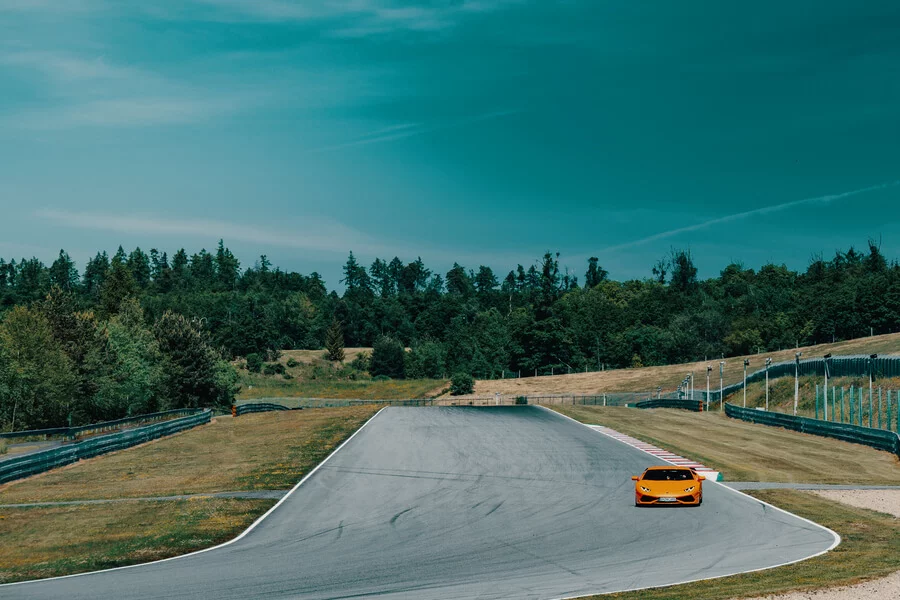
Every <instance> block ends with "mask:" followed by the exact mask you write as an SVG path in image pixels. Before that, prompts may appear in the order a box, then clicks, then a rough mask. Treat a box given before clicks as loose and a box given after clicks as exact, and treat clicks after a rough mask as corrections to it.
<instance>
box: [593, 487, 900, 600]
mask: <svg viewBox="0 0 900 600" xmlns="http://www.w3.org/2000/svg"><path fill="white" fill-rule="evenodd" d="M752 495H753V496H755V497H757V498H759V499H760V500H765V501H766V502H769V503H770V504H774V505H776V506H778V507H780V508H783V509H785V510H787V511H789V512H792V513H794V514H797V515H799V516H801V517H805V518H807V519H810V520H811V521H814V522H816V523H819V524H821V525H824V526H825V527H828V528H830V529H832V530H834V531H836V532H837V533H838V534H839V535H840V536H841V538H842V542H841V544H840V545H839V546H838V547H837V548H835V549H834V550H832V551H831V552H828V553H827V554H824V555H822V556H818V557H816V558H812V559H809V560H806V561H803V562H801V563H797V564H794V565H789V566H786V567H779V568H776V569H769V570H766V571H759V572H756V573H747V574H744V575H735V576H731V577H724V578H721V579H715V580H710V581H705V582H702V583H693V584H685V585H678V586H669V587H663V588H655V589H649V590H641V591H637V592H627V593H620V594H604V595H602V596H591V598H596V599H598V600H601V599H604V600H605V599H608V598H616V599H618V600H717V599H721V598H746V597H755V596H763V595H767V594H778V593H782V592H787V591H791V590H813V589H818V588H822V587H833V586H839V585H849V584H854V583H858V582H860V581H863V580H868V579H874V578H877V577H883V576H886V575H889V574H890V573H893V572H895V571H896V570H897V569H898V567H900V563H898V559H897V557H898V556H900V519H896V518H894V517H891V516H888V515H884V514H881V513H877V512H873V511H870V510H864V509H859V508H852V507H848V506H846V505H844V504H840V503H837V502H832V501H830V500H825V499H823V498H819V497H816V496H814V495H812V494H808V493H804V492H796V491H791V490H761V491H755V492H752Z"/></svg>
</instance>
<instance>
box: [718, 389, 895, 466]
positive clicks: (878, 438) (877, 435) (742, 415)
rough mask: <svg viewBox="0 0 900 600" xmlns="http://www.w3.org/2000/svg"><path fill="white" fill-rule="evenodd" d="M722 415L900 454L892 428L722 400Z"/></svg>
mask: <svg viewBox="0 0 900 600" xmlns="http://www.w3.org/2000/svg"><path fill="white" fill-rule="evenodd" d="M725 414H726V415H728V416H729V417H731V418H733V419H741V420H743V421H749V422H750V423H759V424H762V425H770V426H773V427H783V428H785V429H790V430H792V431H799V432H802V433H810V434H813V435H820V436H823V437H831V438H835V439H839V440H843V441H845V442H852V443H854V444H864V445H866V446H871V447H872V448H877V449H878V450H885V451H887V452H892V453H894V454H896V455H897V456H900V436H898V435H897V434H896V433H894V432H892V431H886V430H884V429H874V428H870V427H860V426H859V425H850V424H849V423H833V422H830V421H820V420H818V419H810V418H808V417H798V416H794V415H785V414H781V413H774V412H769V411H765V410H757V409H752V408H741V407H740V406H734V405H732V404H728V403H727V402H726V403H725Z"/></svg>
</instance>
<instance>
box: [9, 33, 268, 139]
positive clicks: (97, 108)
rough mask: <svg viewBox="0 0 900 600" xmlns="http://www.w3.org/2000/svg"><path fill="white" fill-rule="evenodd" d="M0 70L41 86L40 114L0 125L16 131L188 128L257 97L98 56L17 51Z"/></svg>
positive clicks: (27, 113) (23, 114)
mask: <svg viewBox="0 0 900 600" xmlns="http://www.w3.org/2000/svg"><path fill="white" fill-rule="evenodd" d="M0 67H6V68H7V69H18V70H19V71H21V72H22V73H23V74H25V75H26V76H29V77H35V76H37V77H39V78H41V79H42V81H43V83H44V85H45V86H46V93H45V97H46V102H45V103H44V106H42V107H41V108H28V109H23V110H21V111H19V112H17V113H14V114H10V115H8V116H7V117H6V118H4V119H2V120H0V122H2V123H3V124H4V125H7V126H10V127H16V128H21V129H35V130H48V129H66V128H72V127H85V126H103V127H126V126H147V125H166V124H184V123H193V122H200V121H204V120H208V119H210V118H215V117H218V116H220V115H223V114H227V113H231V112H235V111H238V110H241V109H242V108H244V107H246V106H249V105H252V104H253V103H255V102H257V101H258V97H257V96H254V95H249V94H241V93H239V92H229V93H220V92H217V91H215V90H206V89H203V88H200V87H197V86H195V85H190V84H184V83H181V82H175V81H170V80H169V79H167V78H165V77H163V76H161V75H158V74H156V73H153V72H150V71H146V70H144V69H140V68H137V67H133V66H129V65H118V64H114V63H112V62H110V61H109V60H107V59H106V58H105V57H104V56H93V57H84V56H78V55H73V54H67V53H59V52H40V51H23V52H10V53H6V54H0Z"/></svg>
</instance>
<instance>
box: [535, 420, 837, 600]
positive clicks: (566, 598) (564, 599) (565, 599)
mask: <svg viewBox="0 0 900 600" xmlns="http://www.w3.org/2000/svg"><path fill="white" fill-rule="evenodd" d="M539 408H542V409H544V410H546V411H549V412H551V413H553V414H555V415H559V416H560V417H563V418H565V419H569V420H570V421H573V422H575V423H578V424H579V425H582V426H584V427H587V428H588V429H590V430H591V431H594V432H596V433H599V434H600V435H603V436H605V437H608V438H609V439H611V440H614V441H617V442H619V443H621V444H625V445H626V446H629V447H631V448H634V449H635V450H640V451H641V452H643V453H644V454H647V455H648V456H652V457H653V458H656V459H659V460H663V461H665V462H669V461H667V460H665V459H664V458H660V457H659V456H655V455H653V454H651V453H649V452H647V451H646V450H641V449H640V448H638V447H636V446H632V445H631V444H628V443H626V442H623V441H622V440H619V439H616V438H614V437H613V436H611V435H609V434H606V433H604V432H603V431H600V430H598V429H594V428H593V427H591V426H590V425H588V424H586V423H582V422H581V421H578V420H577V419H573V418H572V417H570V416H568V415H564V414H562V413H560V412H556V411H555V410H552V409H549V408H547V407H545V406H539ZM603 427H606V426H605V425H604V426H603ZM607 429H609V428H607ZM613 431H615V430H613ZM670 464H674V463H670ZM706 481H711V482H712V483H714V484H716V485H718V486H720V487H723V488H725V489H726V490H731V491H732V492H734V493H736V494H740V495H741V496H745V497H747V498H749V499H751V500H753V501H754V502H759V503H760V504H765V505H766V506H768V507H769V508H774V509H775V510H777V511H779V512H782V513H784V514H786V515H790V516H792V517H794V518H796V519H800V520H801V521H804V522H806V523H809V524H810V525H813V526H815V527H818V528H820V529H824V530H825V531H827V532H828V533H830V534H831V535H832V536H833V537H834V543H832V544H831V546H829V547H828V548H826V549H825V550H822V551H821V552H817V553H815V554H811V555H810V556H807V557H804V558H798V559H796V560H791V561H788V562H783V563H779V564H777V565H772V566H769V567H761V568H759V569H750V570H749V571H738V572H736V573H729V574H726V575H715V576H713V577H700V578H698V579H689V580H687V581H678V582H675V583H666V584H663V585H652V586H644V587H636V588H629V589H624V590H613V591H608V592H587V593H585V594H579V595H577V596H562V597H560V598H553V599H552V600H575V599H576V598H585V597H587V596H605V595H608V594H624V593H626V592H638V591H641V590H650V589H658V588H666V587H672V586H676V585H687V584H689V583H697V582H699V581H712V580H713V579H723V578H725V577H734V576H736V575H745V574H747V573H758V572H760V571H768V570H770V569H777V568H779V567H786V566H788V565H793V564H797V563H799V562H803V561H806V560H809V559H811V558H816V557H817V556H822V555H823V554H827V553H828V552H831V551H832V550H834V549H835V548H836V547H837V546H838V544H840V543H841V536H840V534H838V533H837V532H836V531H834V530H832V529H829V528H828V527H825V526H824V525H820V524H819V523H816V522H815V521H810V520H809V519H806V518H804V517H801V516H800V515H795V514H794V513H792V512H790V511H787V510H784V509H783V508H778V507H777V506H775V505H773V504H769V503H768V502H766V501H765V500H760V499H759V498H754V497H753V496H751V495H750V494H745V493H743V492H741V491H740V490H736V489H734V488H730V487H728V486H727V485H725V484H723V483H720V482H718V481H712V480H709V479H707V480H706ZM823 589H824V588H823Z"/></svg>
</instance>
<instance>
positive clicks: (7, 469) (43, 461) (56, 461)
mask: <svg viewBox="0 0 900 600" xmlns="http://www.w3.org/2000/svg"><path fill="white" fill-rule="evenodd" d="M192 412H193V413H194V414H192V415H190V416H187V417H182V418H180V419H173V420H170V421H165V422H162V423H154V424H153V425H146V426H144V427H136V428H134V429H128V430H125V431H120V432H118V433H111V434H108V435H101V436H97V437H95V438H91V439H88V440H85V441H83V442H77V443H74V444H66V445H64V446H60V447H58V448H50V449H48V450H42V451H40V452H34V453H32V454H25V455H23V456H13V457H12V458H7V459H4V460H2V461H0V483H6V482H7V481H13V480H14V479H21V478H22V477H28V476H30V475H35V474H37V473H43V472H44V471H49V470H50V469H55V468H57V467H62V466H64V465H68V464H71V463H73V462H77V461H78V460H81V459H83V458H91V457H93V456H99V455H101V454H106V453H107V452H113V451H115V450H124V449H125V448H130V447H132V446H137V445H138V444H143V443H144V442H149V441H150V440H155V439H157V438H161V437H164V436H167V435H171V434H173V433H177V432H179V431H184V430H185V429H191V428H193V427H196V426H197V425H201V424H203V423H209V421H210V419H211V417H212V411H210V410H209V409H204V410H198V409H193V410H192Z"/></svg>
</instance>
